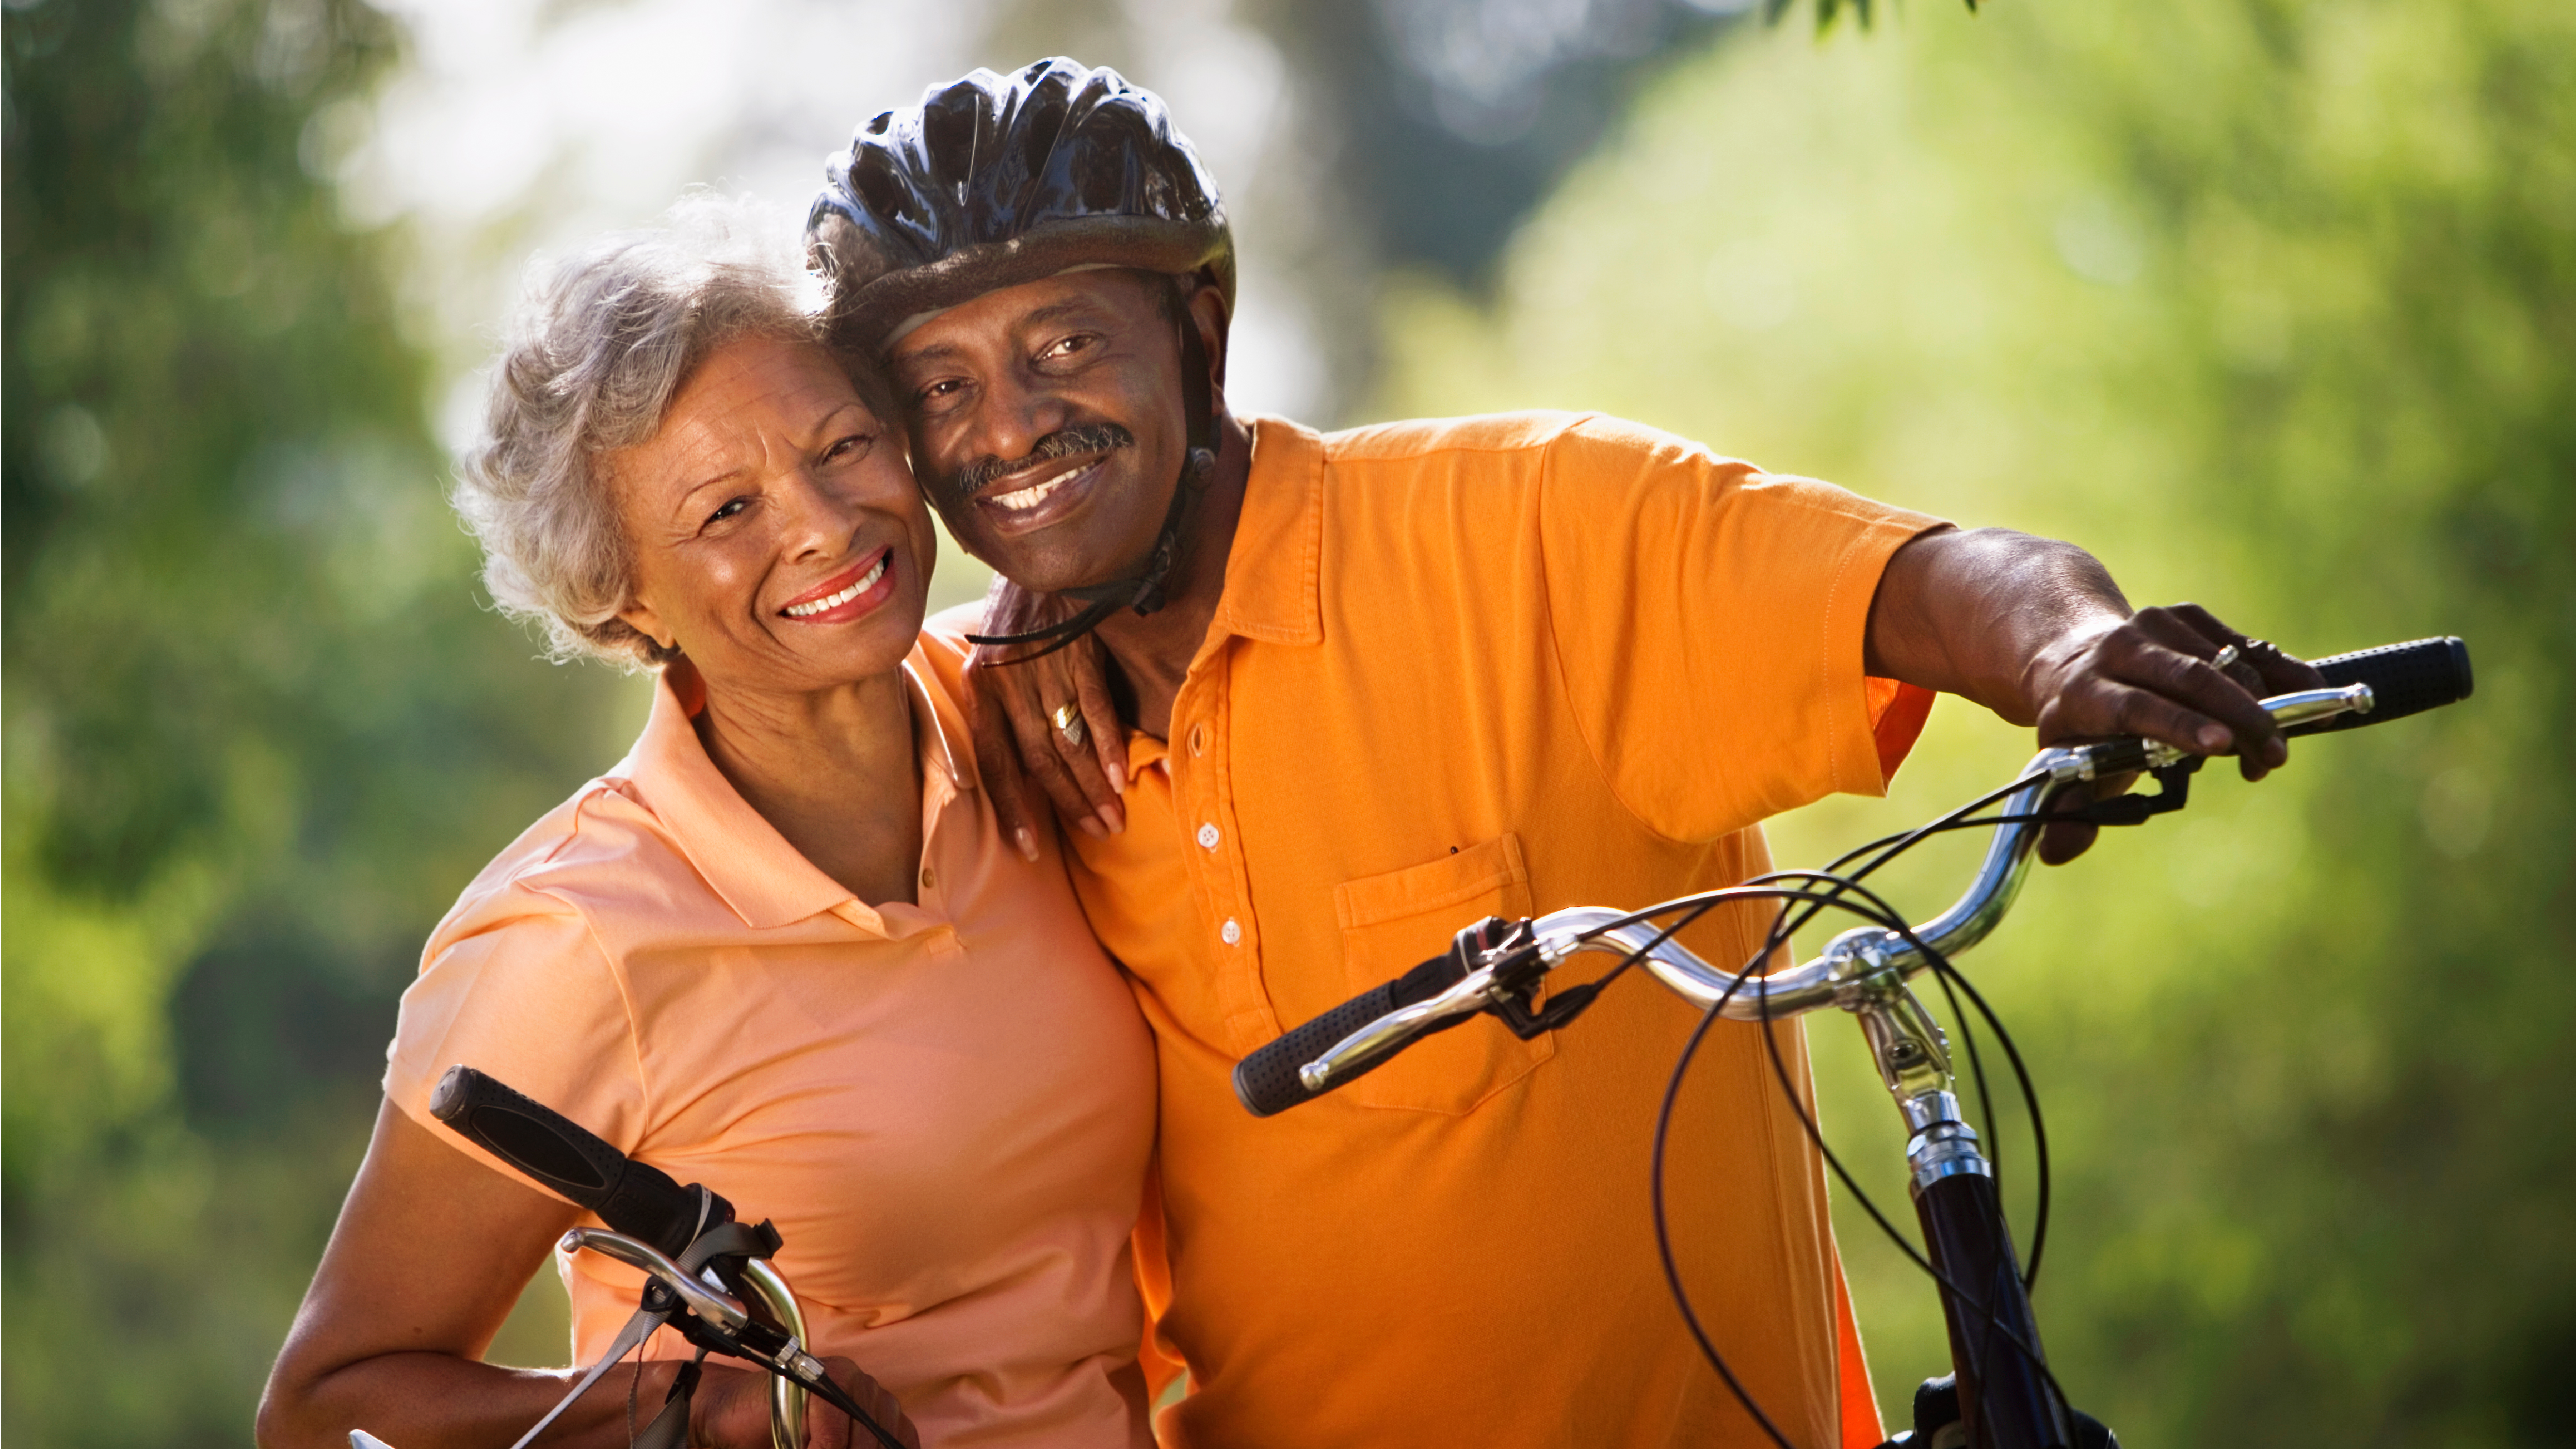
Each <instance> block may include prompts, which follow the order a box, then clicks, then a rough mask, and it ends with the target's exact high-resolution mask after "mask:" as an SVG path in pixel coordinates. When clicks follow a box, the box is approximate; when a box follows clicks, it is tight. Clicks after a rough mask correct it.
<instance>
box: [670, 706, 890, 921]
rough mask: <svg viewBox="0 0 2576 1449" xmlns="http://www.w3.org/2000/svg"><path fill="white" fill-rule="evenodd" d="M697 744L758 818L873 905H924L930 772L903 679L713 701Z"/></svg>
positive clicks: (703, 714)
mask: <svg viewBox="0 0 2576 1449" xmlns="http://www.w3.org/2000/svg"><path fill="white" fill-rule="evenodd" d="M697 727H698V738H699V739H701V740H703V741H704V742H705V743H706V747H707V755H708V757H709V758H710V759H712V760H714V761H715V765H716V768H717V769H718V770H720V771H722V772H723V774H724V777H725V779H727V780H728V781H731V782H732V784H733V787H734V788H735V789H736V790H739V791H741V792H742V798H743V799H744V800H745V801H747V802H749V803H750V805H751V808H752V809H754V810H757V811H759V812H760V816H761V818H762V819H764V820H767V821H768V822H769V823H770V825H771V826H773V827H774V828H776V830H777V831H778V833H779V834H780V835H783V836H785V837H786V838H787V843H788V844H790V845H792V846H795V847H796V849H797V850H798V851H799V852H800V853H802V854H803V855H804V857H805V858H806V859H807V860H810V861H812V862H813V863H814V866H815V868H816V869H818V870H820V871H822V872H823V873H824V874H825V875H828V876H830V877H831V878H832V879H834V880H836V881H838V882H840V883H841V884H842V885H843V886H845V887H847V888H848V889H849V891H850V893H851V894H853V895H855V896H857V897H858V898H859V899H860V900H862V901H866V902H868V903H870V904H882V903H884V902H887V901H903V902H907V903H909V902H911V901H913V900H914V898H915V897H914V891H913V879H914V873H915V872H916V871H917V870H918V869H919V867H920V862H921V768H920V756H919V753H918V751H917V750H916V749H915V748H914V745H913V728H912V686H911V683H910V681H909V680H907V679H906V678H905V677H904V673H903V671H902V670H901V669H895V670H890V671H888V672H886V673H884V674H881V675H877V676H874V677H872V678H868V679H862V680H858V681H856V682H854V683H851V684H845V685H836V686H834V687H833V688H830V689H825V690H818V691H815V692H813V693H805V694H768V693H760V692H754V691H742V690H724V689H719V688H715V687H712V686H711V687H710V688H709V689H708V690H707V703H706V708H705V709H704V710H702V711H700V713H699V715H698V718H697Z"/></svg>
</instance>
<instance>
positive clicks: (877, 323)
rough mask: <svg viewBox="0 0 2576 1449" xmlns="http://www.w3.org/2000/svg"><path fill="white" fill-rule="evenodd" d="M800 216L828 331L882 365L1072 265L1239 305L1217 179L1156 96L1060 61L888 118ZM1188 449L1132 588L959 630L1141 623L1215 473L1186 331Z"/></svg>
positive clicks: (834, 162) (1062, 629) (1019, 640)
mask: <svg viewBox="0 0 2576 1449" xmlns="http://www.w3.org/2000/svg"><path fill="white" fill-rule="evenodd" d="M824 174H825V176H826V177H827V178H828V184H827V185H825V186H824V188H823V191H822V194H821V195H819V196H817V197H815V198H814V205H813V208H812V210H810V211H809V212H807V213H806V218H805V249H806V257H807V260H808V262H809V264H810V265H811V266H812V267H813V268H814V270H816V271H817V272H819V273H821V274H822V276H823V279H824V284H825V286H826V288H827V289H828V291H829V295H830V299H831V300H830V302H829V304H828V305H827V307H826V311H825V315H826V317H827V319H828V322H829V325H830V328H831V332H832V336H833V338H834V339H835V340H836V341H837V342H839V343H840V344H841V345H843V346H845V347H849V348H852V349H854V350H857V351H860V352H863V353H865V354H866V355H868V356H872V357H873V356H878V355H881V354H882V353H883V352H884V350H885V349H886V348H887V347H888V346H889V345H891V344H892V343H893V342H894V341H895V340H896V339H897V338H899V337H901V336H902V334H903V332H904V331H905V330H907V329H908V328H909V327H910V326H911V325H913V324H915V323H917V322H919V321H920V320H922V319H924V318H927V317H929V316H931V315H932V314H934V313H938V312H941V311H944V310H946V309H948V308H950V307H954V306H956V305H958V304H959V303H961V302H969V301H972V300H974V299H975V298H977V297H980V296H982V295H983V294H985V293H986V292H992V291H998V290H1000V289H1001V288H1004V287H1015V286H1018V285H1020V284H1021V283H1023V282H1034V281H1038V280H1040V279H1042V278H1045V277H1052V276H1055V275H1057V274H1058V273H1060V272H1065V271H1070V270H1072V269H1074V268H1077V267H1086V266H1111V267H1134V268H1137V269H1139V270H1142V271H1148V272H1160V273H1164V274H1166V275H1171V276H1201V277H1204V278H1206V279H1207V280H1209V281H1211V282H1213V283H1214V284H1215V285H1216V287H1217V289H1218V290H1219V291H1220V292H1221V293H1222V294H1223V296H1224V298H1225V306H1226V312H1227V314H1228V315H1229V316H1231V315H1232V313H1233V310H1234V236H1233V233H1232V232H1230V231H1229V230H1228V229H1227V227H1226V221H1225V206H1224V204H1223V203H1222V202H1221V201H1220V200H1219V199H1218V197H1217V190H1216V183H1215V182H1214V181H1213V180H1211V179H1209V177H1208V174H1207V170H1206V168H1205V167H1203V166H1201V165H1200V164H1199V158H1198V153H1197V152H1196V151H1193V150H1192V149H1190V143H1189V142H1188V141H1187V140H1186V139H1184V138H1183V137H1182V135H1181V133H1180V132H1179V131H1177V130H1175V129H1173V126H1172V118H1171V113H1170V112H1169V111H1168V110H1166V109H1165V108H1164V105H1163V101H1162V98H1161V97H1160V96H1157V95H1155V94H1154V93H1153V92H1152V91H1149V90H1145V89H1143V88H1142V87H1139V86H1133V85H1130V84H1128V83H1127V81H1126V79H1125V78H1124V77H1122V76H1120V75H1119V74H1118V72H1116V71H1114V70H1110V69H1107V68H1106V67H1103V68H1102V69H1099V70H1093V69H1091V68H1089V67H1087V66H1084V65H1081V64H1078V63H1076V62H1074V61H1070V60H1066V59H1064V58H1063V57H1061V56H1058V57H1055V58H1053V59H1049V60H1042V61H1039V62H1037V63H1036V64H1034V65H1030V66H1028V67H1026V68H1024V69H1022V70H1020V71H1018V72H1017V73H1015V74H1013V75H1011V76H1009V77H1007V78H1006V77H1003V76H998V75H995V74H993V73H992V72H991V71H989V70H983V69H977V70H973V71H969V72H968V73H967V74H966V75H965V76H963V77H962V78H960V79H958V80H955V81H951V82H950V83H948V84H947V85H944V86H933V87H931V88H930V89H929V90H927V91H925V92H923V93H922V97H921V104H920V105H919V106H918V107H915V108H913V109H910V110H903V111H884V112H880V113H879V114H878V115H877V116H876V117H874V118H873V119H871V120H870V121H869V122H868V123H867V124H866V125H863V126H861V127H860V128H859V132H858V134H857V135H856V136H854V137H852V138H851V140H850V149H849V150H847V151H844V152H842V153H840V154H839V155H836V156H834V157H833V158H832V159H831V160H830V161H829V162H828V163H826V165H825V167H824ZM1177 330H1178V332H1179V339H1178V340H1179V345H1180V350H1181V361H1182V368H1181V371H1182V376H1183V377H1184V378H1185V379H1186V383H1185V387H1186V395H1185V397H1184V399H1183V402H1184V406H1185V409H1186V412H1187V417H1188V442H1189V446H1188V450H1187V454H1186V456H1185V459H1184V461H1183V463H1182V465H1181V476H1180V477H1179V478H1178V479H1177V480H1175V482H1174V484H1173V487H1172V499H1171V502H1170V504H1169V505H1168V506H1167V507H1166V508H1165V510H1164V514H1163V526H1162V530H1161V532H1160V533H1159V534H1158V535H1157V537H1156V538H1155V541H1154V546H1153V549H1152V551H1151V552H1150V553H1149V554H1148V555H1147V556H1146V558H1145V559H1144V560H1142V561H1141V563H1140V564H1138V565H1137V567H1136V572H1134V573H1133V574H1131V575H1129V576H1128V577H1125V578H1121V579H1116V580H1113V581H1111V582H1109V583H1105V584H1097V585H1091V586H1086V587H1083V588H1078V589H1068V590H1066V591H1065V592H1066V593H1067V594H1068V595H1069V596H1071V597H1073V598H1075V599H1078V600H1080V601H1082V603H1083V604H1084V605H1085V606H1086V607H1084V608H1083V609H1082V610H1081V611H1079V612H1078V613H1077V614H1076V615H1075V617H1073V618H1071V619H1068V620H1066V621H1065V622H1063V623H1061V624H1058V625H1056V626H1054V627H1052V628H1048V629H1040V630H1035V631H1032V632H1030V633H1027V634H1014V635H1007V636H1005V635H969V636H968V637H969V638H971V639H973V640H974V641H975V642H976V643H979V644H1029V643H1043V644H1045V645H1046V646H1047V647H1046V648H1045V649H1041V650H1039V651H1037V653H1035V654H1028V655H1024V656H1022V657H1023V658H1030V659H1034V658H1036V657H1038V655H1039V654H1044V653H1048V652H1051V651H1052V650H1055V649H1059V648H1062V647H1063V646H1065V645H1067V644H1070V643H1072V642H1073V641H1074V640H1075V639H1078V638H1080V637H1081V636H1082V635H1083V634H1085V633H1087V632H1089V631H1090V630H1091V629H1092V628H1093V627H1094V626H1095V625H1097V624H1098V623H1099V622H1100V621H1101V620H1102V619H1104V618H1107V617H1108V616H1109V615H1110V614H1112V613H1115V612H1116V611H1118V610H1119V609H1122V608H1133V609H1135V610H1136V612H1138V613H1140V614H1150V613H1152V612H1153V611H1154V610H1156V609H1159V608H1161V607H1162V605H1163V586H1164V582H1165V580H1166V579H1168V578H1169V577H1170V575H1171V571H1172V567H1173V565H1174V564H1175V563H1176V562H1177V561H1178V559H1179V556H1180V548H1181V541H1182V532H1183V530H1182V523H1183V520H1184V519H1185V518H1186V516H1187V514H1188V511H1189V505H1190V500H1191V499H1192V498H1193V497H1195V496H1196V495H1197V493H1198V492H1199V491H1200V489H1201V488H1202V487H1203V486H1204V485H1205V482H1206V480H1207V479H1208V478H1209V477H1210V476H1211V475H1212V473H1213V471H1214V469H1215V466H1216V451H1215V450H1216V423H1215V412H1214V407H1213V404H1212V400H1211V398H1210V395H1209V389H1208V384H1207V377H1208V368H1207V357H1206V353H1205V351H1204V350H1203V349H1202V347H1201V346H1200V343H1199V336H1198V332H1197V329H1195V328H1194V327H1190V326H1187V325H1183V326H1180V327H1179V328H1178V329H1177Z"/></svg>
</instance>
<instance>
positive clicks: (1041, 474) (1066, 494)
mask: <svg viewBox="0 0 2576 1449" xmlns="http://www.w3.org/2000/svg"><path fill="white" fill-rule="evenodd" d="M1108 462H1109V458H1108V455H1107V454H1102V453H1095V454H1089V455H1086V456H1084V457H1080V458H1057V459H1050V460H1048V461H1047V463H1045V464H1044V465H1041V466H1040V467H1038V468H1035V469H1032V470H1030V473H1029V474H1028V475H1027V481H1025V482H1023V481H1021V480H1020V479H1018V478H1006V479H1003V480H1001V481H1000V482H999V483H997V484H996V485H994V490H993V491H991V492H987V493H985V494H983V495H982V496H980V497H978V498H977V499H976V500H975V507H976V508H977V509H978V510H979V511H981V513H982V514H983V516H984V518H985V519H986V521H987V522H988V523H989V524H990V525H991V526H992V527H993V528H994V529H995V530H996V531H997V532H1000V533H1004V534H1021V533H1028V532H1031V531H1033V530H1035V529H1040V528H1044V527H1046V526H1047V525H1049V524H1051V523H1055V522H1058V521H1060V520H1061V519H1063V518H1064V517H1065V516H1066V515H1067V514H1070V513H1071V512H1073V511H1074V510H1075V509H1076V508H1079V507H1080V506H1081V505H1082V503H1083V501H1084V500H1086V499H1088V498H1089V497H1090V496H1091V494H1092V492H1093V490H1094V489H1095V487H1096V486H1097V485H1098V484H1099V482H1100V478H1101V475H1102V474H1103V472H1105V471H1106V465H1107V464H1108Z"/></svg>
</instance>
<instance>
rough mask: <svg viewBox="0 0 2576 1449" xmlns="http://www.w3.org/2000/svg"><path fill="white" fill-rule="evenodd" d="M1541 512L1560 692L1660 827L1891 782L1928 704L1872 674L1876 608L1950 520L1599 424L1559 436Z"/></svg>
mask: <svg viewBox="0 0 2576 1449" xmlns="http://www.w3.org/2000/svg"><path fill="white" fill-rule="evenodd" d="M1539 519H1540V522H1539V527H1540V530H1541V539H1540V551H1541V554H1542V557H1543V558H1544V560H1545V564H1544V567H1545V569H1546V573H1547V595H1548V615H1549V623H1550V626H1551V628H1552V630H1553V631H1554V634H1555V638H1556V644H1557V650H1558V656H1559V666H1560V668H1561V669H1562V671H1563V674H1564V679H1565V687H1566V691H1567V693H1568V696H1569V698H1570V701H1571V704H1572V707H1573V709H1574V711H1575V714H1576V717H1577V718H1578V719H1579V720H1580V722H1581V725H1582V728H1583V731H1584V735H1585V738H1586V741H1587V743H1589V744H1590V745H1591V747H1592V750H1593V753H1594V755H1595V757H1596V758H1597V759H1598V760H1599V762H1600V764H1601V767H1602V770H1603V772H1604V774H1605V775H1607V776H1608V778H1609V780H1610V784H1611V788H1612V789H1613V790H1615V791H1616V792H1617V793H1618V795H1619V797H1620V798H1621V800H1622V801H1623V802H1625V803H1626V804H1627V806H1628V807H1629V809H1630V810H1631V811H1633V812H1634V813H1635V814H1636V815H1637V816H1638V818H1639V819H1641V820H1643V821H1644V822H1645V823H1646V824H1647V825H1648V826H1649V827H1650V828H1652V829H1654V830H1655V831H1657V832H1658V833H1660V834H1663V835H1666V836H1669V837H1672V838H1674V839H1680V840H1707V839H1713V838H1715V837H1717V836H1719V835H1723V834H1725V833H1727V832H1729V831H1733V830H1740V829H1742V828H1744V827H1745V826H1747V825H1751V824H1753V823H1755V822H1757V821H1760V820H1763V819H1765V818H1767V817H1769V816H1772V815H1776V814H1779V813H1780V812H1782V811H1785V810H1791V809H1794V808H1796V807H1798V806H1800V805H1804V804H1807V803H1809V802H1810V801H1813V800H1816V799H1818V798H1820V797H1822V796H1824V795H1827V794H1832V793H1835V792H1851V793H1858V794H1870V795H1875V794H1880V793H1883V792H1884V791H1885V789H1886V783H1887V778H1888V776H1889V775H1890V774H1891V773H1892V772H1893V771H1894V769H1895V767H1896V765H1897V763H1898V762H1899V761H1901V760H1902V759H1903V758H1904V756H1905V752H1906V750H1907V749H1908V748H1910V747H1911V745H1912V743H1913V739H1914V736H1915V734H1916V733H1917V732H1919V731H1920V730H1921V728H1922V725H1923V721H1924V717H1925V715H1926V713H1927V712H1928V710H1929V708H1930V705H1931V697H1930V695H1929V694H1928V693H1926V692H1925V691H1923V690H1921V689H1918V688H1915V687H1914V686H1912V685H1900V684H1897V683H1895V682H1894V681H1891V680H1880V679H1871V678H1869V677H1868V676H1867V674H1866V673H1865V672H1864V670H1863V667H1862V658H1863V650H1864V648H1865V640H1866V635H1867V632H1868V625H1869V607H1870V601H1871V600H1872V598H1874V597H1875V596H1876V594H1877V591H1878V580H1879V575H1880V573H1881V572H1882V571H1883V570H1884V569H1885V568H1886V566H1887V560H1888V558H1889V556H1890V555H1892V554H1894V553H1895V552H1896V550H1897V549H1898V548H1900V547H1902V546H1904V544H1905V543H1906V542H1907V541H1908V540H1910V539H1913V538H1914V537H1916V536H1917V535H1919V534H1921V533H1923V532H1925V531H1926V530H1928V529H1933V528H1938V527H1940V526H1942V524H1941V520H1939V519H1937V518H1933V517H1930V516H1928V515H1925V514H1920V513H1913V512H1909V511H1907V510H1905V509H1901V508H1892V507H1889V506H1887V505H1885V504H1880V503H1874V502H1871V501H1870V500H1868V499H1866V498H1862V497H1860V496H1858V495H1856V494H1853V493H1850V492H1847V491H1845V490H1844V489H1841V488H1837V487H1835V486H1833V485H1832V484H1829V483H1821V482H1818V481H1816V480H1815V479H1812V478H1794V477H1785V476H1781V475H1777V474H1770V473H1764V472H1762V471H1760V470H1759V469H1756V468H1754V467H1753V466H1752V465H1751V464H1748V463H1742V462H1738V461H1735V460H1732V459H1725V458H1719V457H1717V456H1716V455H1714V454H1712V453H1710V452H1709V451H1708V450H1707V449H1705V448H1702V447H1700V446H1698V445H1696V444H1693V443H1689V442H1686V441H1684V440H1682V439H1680V438H1676V437H1673V436H1671V435H1669V434H1665V433H1660V432H1656V431H1654V430H1653V429H1650V428H1643V427H1639V426H1637V425H1635V424H1632V423H1623V422H1619V421H1617V420H1614V419H1609V418H1599V417H1592V418H1586V419H1583V420H1582V421H1581V422H1579V423H1578V424H1576V425H1575V426H1574V427H1572V428H1569V429H1568V430H1567V431H1566V432H1565V433H1563V434H1562V435H1560V436H1559V437H1558V438H1557V439H1555V440H1554V441H1553V442H1551V443H1550V444H1549V448H1548V455H1547V459H1546V467H1545V472H1544V476H1543V480H1542V485H1541V496H1540V505H1539Z"/></svg>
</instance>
